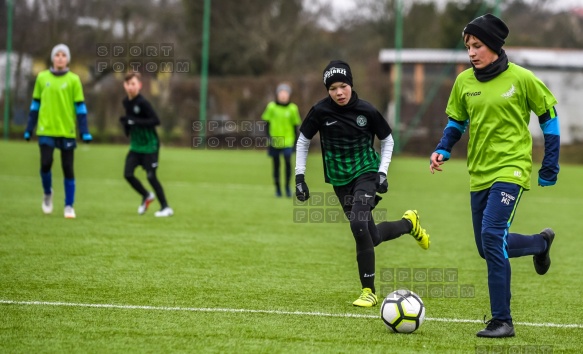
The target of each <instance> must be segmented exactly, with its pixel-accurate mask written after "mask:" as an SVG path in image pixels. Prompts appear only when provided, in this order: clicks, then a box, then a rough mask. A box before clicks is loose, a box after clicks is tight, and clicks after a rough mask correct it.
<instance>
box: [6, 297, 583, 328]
mask: <svg viewBox="0 0 583 354" xmlns="http://www.w3.org/2000/svg"><path fill="white" fill-rule="evenodd" d="M0 304H5V305H38V306H64V307H90V308H105V309H121V310H150V311H185V312H227V313H259V314H267V315H294V316H315V317H340V318H351V317H352V318H379V316H378V315H363V314H353V313H326V312H304V311H282V310H253V309H229V308H211V307H165V306H140V305H114V304H80V303H71V302H47V301H13V300H0ZM425 319H426V320H428V321H436V322H453V323H482V321H481V320H466V319H459V318H433V317H425ZM514 323H515V324H517V325H522V326H531V327H554V328H581V329H583V324H576V323H575V324H560V323H531V322H514Z"/></svg>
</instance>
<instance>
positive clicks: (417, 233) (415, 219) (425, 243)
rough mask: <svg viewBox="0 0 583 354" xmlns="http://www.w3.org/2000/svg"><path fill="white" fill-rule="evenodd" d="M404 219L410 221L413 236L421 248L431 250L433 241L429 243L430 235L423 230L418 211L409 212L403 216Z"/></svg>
mask: <svg viewBox="0 0 583 354" xmlns="http://www.w3.org/2000/svg"><path fill="white" fill-rule="evenodd" d="M403 219H407V220H409V222H411V226H412V228H411V232H410V234H411V236H413V238H415V240H416V241H417V244H418V245H419V247H421V248H423V249H424V250H426V249H428V248H429V245H430V244H431V241H429V234H428V233H427V231H425V229H423V228H421V224H420V223H419V214H417V210H407V211H406V212H405V214H403Z"/></svg>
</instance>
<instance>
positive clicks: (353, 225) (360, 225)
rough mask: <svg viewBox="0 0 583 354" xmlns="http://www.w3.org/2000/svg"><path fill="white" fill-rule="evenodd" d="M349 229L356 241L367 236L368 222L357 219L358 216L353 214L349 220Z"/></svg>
mask: <svg viewBox="0 0 583 354" xmlns="http://www.w3.org/2000/svg"><path fill="white" fill-rule="evenodd" d="M353 216H354V217H353ZM350 230H352V235H353V236H354V238H355V239H356V240H357V241H358V240H359V239H363V238H365V237H367V236H368V222H367V221H363V220H359V219H358V216H357V215H354V214H353V215H351V220H350Z"/></svg>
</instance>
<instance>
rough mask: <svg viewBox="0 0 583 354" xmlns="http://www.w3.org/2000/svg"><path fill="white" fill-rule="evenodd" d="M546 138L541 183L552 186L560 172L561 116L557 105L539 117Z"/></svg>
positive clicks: (540, 172) (540, 176)
mask: <svg viewBox="0 0 583 354" xmlns="http://www.w3.org/2000/svg"><path fill="white" fill-rule="evenodd" d="M538 121H539V124H540V127H541V129H542V131H543V136H544V140H545V156H544V158H543V162H542V166H541V168H540V170H539V171H538V177H539V185H541V186H552V185H553V184H555V183H556V182H557V175H558V174H559V152H560V148H561V139H560V130H559V116H558V115H557V110H556V108H555V107H553V108H551V109H550V110H548V111H546V112H545V113H544V114H543V115H541V116H539V117H538Z"/></svg>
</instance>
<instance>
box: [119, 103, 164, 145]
mask: <svg viewBox="0 0 583 354" xmlns="http://www.w3.org/2000/svg"><path fill="white" fill-rule="evenodd" d="M122 103H123V107H124V108H125V112H126V117H127V118H128V119H131V120H133V121H134V124H133V125H131V126H130V151H133V152H137V153H141V154H153V153H157V152H158V150H159V148H160V140H159V139H158V134H157V133H156V128H155V127H156V126H157V125H158V124H160V120H159V119H158V116H157V115H156V112H155V111H154V109H153V108H152V105H150V102H148V100H146V99H145V98H144V96H142V95H141V94H139V95H137V96H136V97H134V98H133V99H131V100H130V99H128V98H127V97H126V98H125V99H124V100H123V102H122Z"/></svg>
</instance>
